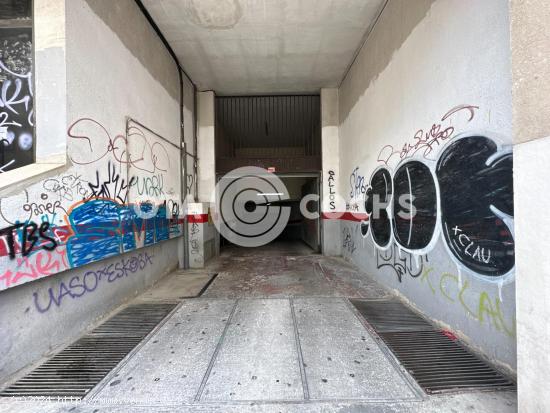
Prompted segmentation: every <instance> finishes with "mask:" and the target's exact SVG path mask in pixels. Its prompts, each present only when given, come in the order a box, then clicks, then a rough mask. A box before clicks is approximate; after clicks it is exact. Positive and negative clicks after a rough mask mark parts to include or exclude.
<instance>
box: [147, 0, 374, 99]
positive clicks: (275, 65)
mask: <svg viewBox="0 0 550 413" xmlns="http://www.w3.org/2000/svg"><path fill="white" fill-rule="evenodd" d="M143 4H144V5H145V7H146V8H147V10H148V11H149V13H150V14H151V16H152V17H153V19H154V20H155V22H156V24H157V25H158V26H159V28H160V30H161V31H162V33H163V35H164V36H165V37H166V39H167V40H168V42H169V43H170V45H171V46H172V48H173V49H174V52H175V53H176V55H177V56H178V59H179V60H180V62H181V64H182V65H183V67H184V68H185V70H186V72H187V73H188V74H189V75H190V76H191V78H192V79H193V81H194V82H195V83H196V84H197V87H198V88H199V90H208V89H213V90H214V91H216V93H218V94H220V95H246V94H269V93H273V94H275V93H303V92H317V91H319V89H320V88H321V87H334V86H338V84H339V83H340V81H341V79H342V77H343V76H344V74H345V72H346V70H347V68H348V66H349V65H350V63H351V61H352V60H353V58H354V56H355V53H356V51H357V49H358V48H359V47H360V45H361V43H362V40H363V39H364V36H365V34H366V33H368V31H369V29H370V27H371V26H372V24H373V23H374V21H375V19H376V17H377V16H378V14H379V12H380V9H381V7H382V6H383V4H384V0H144V1H143Z"/></svg>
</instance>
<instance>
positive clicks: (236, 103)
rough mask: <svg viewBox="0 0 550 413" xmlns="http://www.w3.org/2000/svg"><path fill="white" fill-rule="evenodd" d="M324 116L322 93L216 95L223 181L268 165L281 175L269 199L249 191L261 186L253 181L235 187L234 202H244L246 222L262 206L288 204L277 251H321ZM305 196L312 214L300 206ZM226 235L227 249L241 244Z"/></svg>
mask: <svg viewBox="0 0 550 413" xmlns="http://www.w3.org/2000/svg"><path fill="white" fill-rule="evenodd" d="M320 119H321V117H320V97H319V95H286V96H285V95H278V96H218V97H216V174H217V177H218V182H220V180H226V181H231V182H235V181H236V179H237V178H236V176H235V171H236V170H238V168H244V167H256V168H262V169H264V170H267V171H269V172H270V173H272V174H275V175H276V177H277V178H278V184H277V185H276V186H277V187H278V188H279V189H278V190H277V191H268V192H269V193H270V194H272V196H271V197H269V195H268V198H266V197H265V196H264V195H263V194H262V191H261V190H259V189H258V188H255V189H254V190H255V193H254V192H252V193H249V196H248V197H246V196H244V195H243V192H246V191H247V190H249V189H250V187H251V186H252V187H254V186H255V185H254V184H252V185H250V182H248V183H247V188H246V191H245V188H241V190H240V191H235V192H234V194H233V195H234V196H235V197H237V199H236V201H237V202H233V203H232V209H234V208H237V209H238V208H239V206H240V207H241V212H242V214H243V220H244V221H246V218H245V217H244V215H247V216H250V219H253V218H252V217H253V216H254V215H255V214H256V213H258V214H259V211H260V209H261V210H262V213H263V212H267V210H268V209H269V208H270V207H273V208H286V209H288V211H289V216H288V220H287V222H286V225H285V226H284V229H283V230H282V231H279V232H280V233H279V235H278V236H277V237H276V238H275V239H273V240H271V242H270V246H269V247H268V248H267V249H269V250H270V251H271V253H276V252H277V251H279V252H281V253H283V252H284V251H299V252H300V253H306V254H309V253H318V252H320V225H321V223H320V219H319V195H320V171H321V125H320V122H321V121H320ZM237 175H239V174H238V173H237ZM268 180H269V177H268ZM260 184H261V183H260ZM229 185H230V184H229V183H228V184H226V185H225V186H229ZM259 186H262V185H259ZM264 192H266V191H264ZM273 196H275V197H273ZM304 197H306V199H307V200H308V202H307V205H306V206H307V211H308V212H309V214H304V213H302V211H301V208H300V204H301V201H302V199H304ZM264 198H265V199H264ZM256 200H258V202H255V201H256ZM238 201H242V202H241V204H242V205H241V204H239V202H238ZM246 202H248V204H246V205H245V203H246ZM254 204H255V205H254ZM233 207H234V208H233ZM303 208H304V205H302V209H303ZM232 212H233V211H232ZM235 214H236V215H237V216H238V215H239V213H238V212H235ZM260 215H261V214H259V215H258V219H260V218H261V217H260ZM237 219H238V218H237ZM254 222H257V221H256V220H254ZM221 235H222V236H221V246H222V248H224V247H227V246H230V245H231V246H232V247H233V248H234V247H235V245H234V244H237V243H235V242H231V241H230V240H228V238H227V237H224V234H223V233H222V234H221ZM254 246H255V247H259V246H257V245H254ZM262 247H263V248H264V249H266V248H265V247H264V246H263V245H262Z"/></svg>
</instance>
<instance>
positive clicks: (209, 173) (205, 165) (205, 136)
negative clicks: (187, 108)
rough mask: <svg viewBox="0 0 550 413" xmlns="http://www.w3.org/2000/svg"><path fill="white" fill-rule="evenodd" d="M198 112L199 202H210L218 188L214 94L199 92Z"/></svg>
mask: <svg viewBox="0 0 550 413" xmlns="http://www.w3.org/2000/svg"><path fill="white" fill-rule="evenodd" d="M197 111H198V113H197V117H198V118H197V121H198V131H197V132H198V133H197V155H198V158H199V166H198V175H199V176H198V177H197V179H198V183H199V191H198V192H199V199H198V201H199V202H210V201H211V198H212V193H213V191H214V187H215V186H216V142H215V134H214V130H215V128H214V122H215V112H214V92H212V91H208V92H199V93H198V94H197Z"/></svg>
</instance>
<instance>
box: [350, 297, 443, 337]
mask: <svg viewBox="0 0 550 413" xmlns="http://www.w3.org/2000/svg"><path fill="white" fill-rule="evenodd" d="M351 302H352V304H353V305H354V306H355V308H357V309H358V310H359V312H360V313H361V315H362V316H363V317H365V318H366V319H367V320H368V322H369V324H371V325H372V327H373V328H374V329H375V330H376V332H389V331H433V329H434V327H433V326H432V325H431V324H430V323H428V322H427V321H426V320H425V319H424V318H422V317H420V316H418V315H417V314H415V313H413V312H412V311H411V310H409V309H408V308H407V307H405V306H404V305H403V304H401V303H400V302H398V301H382V300H369V301H365V300H351Z"/></svg>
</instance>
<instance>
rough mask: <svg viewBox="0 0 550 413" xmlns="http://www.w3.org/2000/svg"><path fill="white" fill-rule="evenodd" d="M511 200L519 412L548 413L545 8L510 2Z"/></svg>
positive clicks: (548, 72) (548, 40) (549, 132)
mask: <svg viewBox="0 0 550 413" xmlns="http://www.w3.org/2000/svg"><path fill="white" fill-rule="evenodd" d="M510 15H511V28H512V33H511V38H512V73H513V105H514V115H513V128H514V164H515V168H514V200H515V205H516V237H517V238H516V241H517V244H516V245H517V246H516V250H517V285H516V295H517V321H518V410H519V411H522V412H547V411H549V410H550V399H549V398H548V397H547V396H546V393H545V389H544V382H545V380H544V378H545V377H548V375H549V374H550V352H549V351H548V343H549V342H550V330H549V329H548V327H547V323H548V319H549V316H550V314H549V313H550V310H549V307H548V302H549V300H550V288H549V281H548V280H550V258H549V255H548V252H547V242H546V238H545V234H546V232H548V231H550V217H549V216H548V213H547V211H546V210H547V209H548V208H547V205H546V201H547V199H548V197H547V196H544V195H541V194H547V193H548V191H549V190H550V168H549V166H548V165H550V117H549V116H548V114H549V113H550V82H549V81H548V79H550V65H549V64H548V56H549V55H550V35H549V32H548V26H549V25H550V9H549V8H548V2H546V1H542V0H537V1H528V2H527V1H519V0H513V1H512V2H511V9H510Z"/></svg>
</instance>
